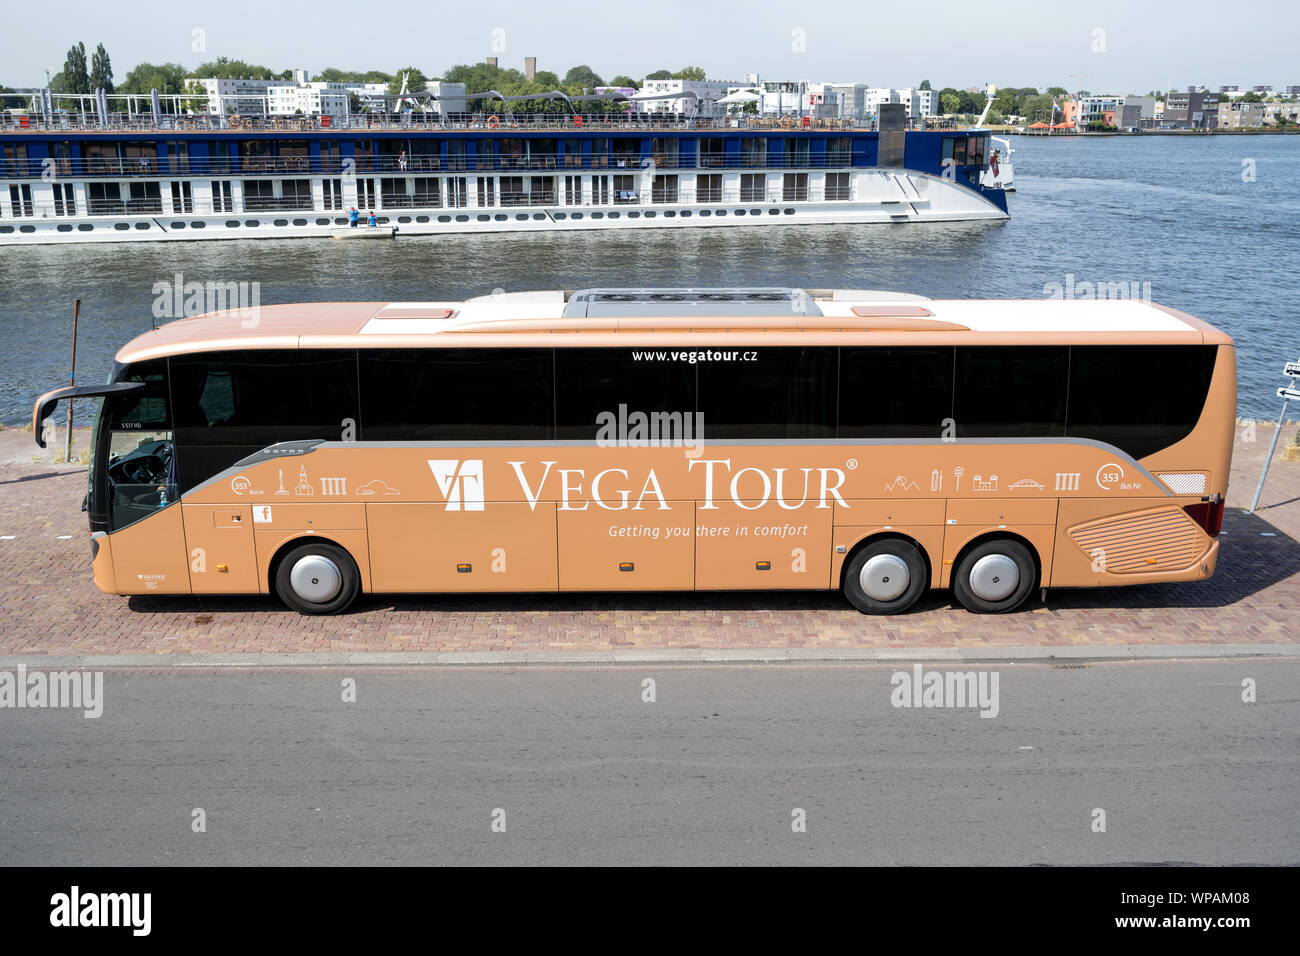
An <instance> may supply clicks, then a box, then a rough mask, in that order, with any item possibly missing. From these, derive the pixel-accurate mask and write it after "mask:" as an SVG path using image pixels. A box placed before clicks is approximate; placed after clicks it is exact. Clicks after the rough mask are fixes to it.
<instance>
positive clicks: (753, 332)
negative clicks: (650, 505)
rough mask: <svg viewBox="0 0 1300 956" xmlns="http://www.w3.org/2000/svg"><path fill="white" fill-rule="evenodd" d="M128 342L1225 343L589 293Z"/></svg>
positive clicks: (880, 306)
mask: <svg viewBox="0 0 1300 956" xmlns="http://www.w3.org/2000/svg"><path fill="white" fill-rule="evenodd" d="M228 291H229V293H230V301H231V307H230V308H227V309H224V310H223V311H219V312H209V313H205V314H203V315H198V316H195V317H193V318H186V319H180V320H178V321H175V322H170V323H168V324H166V325H163V326H161V327H159V328H157V329H155V330H153V331H150V332H146V333H144V334H143V335H140V336H138V337H137V338H135V339H133V340H132V341H131V342H129V343H127V344H126V345H125V346H123V347H122V348H121V350H119V352H118V354H117V360H118V361H119V362H123V363H130V362H139V361H144V360H147V359H153V358H161V357H164V356H169V355H181V354H186V353H191V352H210V351H225V350H232V349H296V348H374V347H383V348H425V347H435V348H436V347H464V348H472V347H503V346H506V347H539V346H542V347H550V346H557V345H572V346H579V347H586V346H604V347H611V346H612V347H617V346H631V347H638V348H645V347H651V348H653V347H664V346H677V347H681V346H718V345H737V346H739V345H743V344H750V345H753V344H762V345H766V346H768V347H776V346H790V345H888V346H902V345H958V344H967V345H977V344H978V345H1030V344H1034V345H1053V344H1077V345H1102V344H1133V345H1138V344H1164V345H1172V344H1179V343H1182V344H1196V345H1199V344H1231V341H1232V340H1231V339H1230V338H1229V337H1228V336H1227V335H1226V334H1225V333H1223V332H1221V331H1219V330H1218V329H1216V328H1214V327H1213V326H1211V325H1210V324H1209V323H1207V322H1204V321H1202V320H1200V319H1196V318H1193V317H1192V316H1189V315H1186V314H1184V313H1182V312H1179V311H1177V310H1175V309H1171V308H1168V307H1167V306H1162V305H1158V304H1155V303H1151V302H1146V301H1143V300H1141V299H1071V300H1062V299H926V298H922V297H920V296H915V295H908V294H906V293H891V292H878V291H870V290H800V289H588V290H582V291H578V292H565V291H553V292H514V293H496V294H493V295H489V296H480V297H477V298H471V299H467V300H465V301H462V302H455V301H445V302H306V303H299V304H294V305H271V306H260V305H255V304H253V305H249V306H248V307H246V308H239V307H238V306H237V305H236V299H237V297H236V295H235V294H234V293H235V290H233V289H231V290H228ZM557 336H562V337H558V338H557Z"/></svg>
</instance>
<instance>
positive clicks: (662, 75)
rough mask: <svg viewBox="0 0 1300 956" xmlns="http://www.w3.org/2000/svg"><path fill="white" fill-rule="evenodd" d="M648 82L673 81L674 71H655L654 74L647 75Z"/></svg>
mask: <svg viewBox="0 0 1300 956" xmlns="http://www.w3.org/2000/svg"><path fill="white" fill-rule="evenodd" d="M645 78H646V79H647V80H671V79H672V78H673V71H672V70H655V71H654V72H653V73H647V74H646V75H645Z"/></svg>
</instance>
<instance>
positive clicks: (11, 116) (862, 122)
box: [0, 111, 939, 134]
mask: <svg viewBox="0 0 1300 956" xmlns="http://www.w3.org/2000/svg"><path fill="white" fill-rule="evenodd" d="M927 124H928V125H927ZM938 127H939V122H938V121H935V120H933V119H928V120H916V121H912V122H911V123H910V128H911V129H915V130H919V129H935V128H938ZM875 128H876V127H875V122H874V120H872V119H869V118H825V117H812V116H807V115H803V116H801V115H799V114H797V113H790V114H784V115H768V114H760V115H754V114H740V115H735V116H691V115H685V114H681V113H621V114H620V113H608V114H607V113H588V114H557V113H515V114H511V113H507V112H502V113H499V114H486V113H476V114H453V115H447V116H444V115H441V114H438V113H400V114H397V113H354V114H351V115H348V116H325V115H316V114H313V115H303V116H298V115H295V116H267V115H262V114H258V115H238V114H231V115H224V116H218V115H208V114H198V115H188V114H185V115H177V114H159V115H156V116H155V115H154V114H152V113H110V114H108V116H107V117H105V118H103V119H101V118H100V117H99V116H98V115H96V114H94V113H55V114H53V115H52V116H48V117H47V116H45V115H42V114H39V113H18V112H12V111H10V112H5V113H0V133H47V132H77V133H111V134H121V133H132V132H138V133H156V132H248V133H277V132H321V131H326V132H328V131H340V130H349V131H359V130H366V131H369V132H375V133H391V132H427V131H445V132H467V131H472V132H484V131H494V130H495V131H500V130H506V131H518V132H531V131H544V130H549V131H556V132H559V131H564V132H574V131H581V130H610V131H628V130H664V131H682V130H731V129H761V130H789V131H795V130H821V131H825V130H837V129H842V130H874V129H875Z"/></svg>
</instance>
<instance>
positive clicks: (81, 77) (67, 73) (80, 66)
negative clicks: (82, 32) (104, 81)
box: [59, 43, 90, 93]
mask: <svg viewBox="0 0 1300 956" xmlns="http://www.w3.org/2000/svg"><path fill="white" fill-rule="evenodd" d="M59 76H60V77H61V78H62V80H63V83H62V89H61V90H60V91H59V92H61V93H89V92H90V74H89V73H88V72H87V71H86V44H84V43H78V44H77V45H76V46H74V47H70V48H69V49H68V58H67V59H66V60H64V61H63V72H62V73H60V74H59Z"/></svg>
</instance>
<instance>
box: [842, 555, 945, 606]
mask: <svg viewBox="0 0 1300 956" xmlns="http://www.w3.org/2000/svg"><path fill="white" fill-rule="evenodd" d="M928 583H929V575H928V574H927V573H926V566H925V558H924V557H922V555H921V552H920V549H918V548H917V546H916V545H914V544H912V543H911V542H910V541H904V540H902V539H901V538H883V539H881V540H879V541H873V542H871V543H870V544H868V545H866V546H865V547H864V548H862V549H861V550H859V551H858V552H856V553H855V554H854V555H853V557H852V558H850V559H849V563H848V565H847V566H846V567H845V568H844V596H845V597H846V598H848V599H849V603H850V604H852V605H853V606H854V607H855V608H857V609H858V610H859V611H861V612H862V613H863V614H902V613H903V612H904V611H906V610H907V609H908V608H910V607H911V606H912V605H913V604H915V603H916V601H917V599H918V598H919V597H920V596H921V595H922V594H924V593H925V588H926V585H927V584H928Z"/></svg>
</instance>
